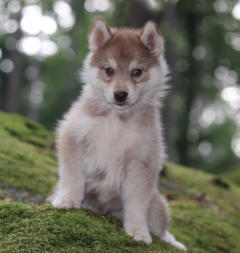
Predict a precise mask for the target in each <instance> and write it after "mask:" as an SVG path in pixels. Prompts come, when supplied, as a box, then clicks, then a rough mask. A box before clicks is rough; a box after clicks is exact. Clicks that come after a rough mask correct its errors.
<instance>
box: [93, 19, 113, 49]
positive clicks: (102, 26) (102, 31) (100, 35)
mask: <svg viewBox="0 0 240 253" xmlns="http://www.w3.org/2000/svg"><path fill="white" fill-rule="evenodd" d="M111 36H112V34H111V30H110V28H109V27H108V25H107V23H106V22H105V21H104V20H103V19H101V18H98V19H96V21H95V22H94V25H93V27H92V29H91V32H90V35H89V49H90V50H91V51H94V50H96V49H98V48H100V47H103V46H104V45H105V44H106V42H107V41H108V40H109V39H110V38H111Z"/></svg>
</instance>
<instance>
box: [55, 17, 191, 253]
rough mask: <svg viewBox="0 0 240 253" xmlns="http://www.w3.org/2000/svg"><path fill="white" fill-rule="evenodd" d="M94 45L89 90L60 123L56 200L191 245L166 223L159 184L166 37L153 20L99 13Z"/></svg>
mask: <svg viewBox="0 0 240 253" xmlns="http://www.w3.org/2000/svg"><path fill="white" fill-rule="evenodd" d="M89 49H90V52H89V54H88V55H87V57H86V59H85V61H84V67H83V70H82V80H83V82H84V83H85V86H84V88H83V92H82V94H81V96H80V97H79V99H78V100H77V101H76V102H75V103H74V104H73V105H72V107H71V108H70V110H69V111H68V112H67V113H66V114H65V116H64V119H63V120H62V121H61V122H60V124H59V127H58V130H57V134H58V137H57V156H58V162H59V182H58V185H57V188H56V191H55V193H54V194H53V196H52V197H51V202H52V204H53V206H54V207H56V208H65V209H70V208H80V207H83V208H89V209H91V210H94V211H96V212H104V213H108V214H111V215H114V216H116V217H119V218H121V219H122V220H123V224H124V228H125V231H126V233H127V234H128V235H130V236H132V237H133V239H134V240H136V241H144V242H145V243H148V244H149V243H151V242H152V238H151V235H150V232H151V233H153V234H154V235H156V236H158V237H159V238H160V239H161V240H163V241H167V242H169V243H171V244H172V245H175V246H176V247H178V248H180V249H183V250H185V249H186V248H185V246H184V245H183V244H182V243H180V242H178V241H176V239H175V238H174V236H173V235H172V234H170V232H168V230H167V227H168V223H169V210H168V205H167V202H166V200H165V198H164V197H163V196H162V195H161V194H160V193H159V190H158V188H157V183H158V176H159V172H160V170H161V168H162V164H163V161H164V158H165V152H164V143H163V139H162V129H161V121H160V115H159V106H160V104H159V99H161V97H162V96H163V95H164V91H165V88H166V85H165V83H166V76H167V74H168V68H167V64H166V62H165V59H164V45H163V38H162V36H161V34H160V32H159V30H158V28H157V26H156V25H155V24H154V23H153V22H151V21H149V22H147V23H146V24H145V26H144V27H143V28H142V29H127V28H120V29H112V28H110V27H109V26H108V25H107V24H106V22H105V21H104V20H103V19H97V20H96V21H95V23H94V25H93V28H92V29H91V31H90V35H89Z"/></svg>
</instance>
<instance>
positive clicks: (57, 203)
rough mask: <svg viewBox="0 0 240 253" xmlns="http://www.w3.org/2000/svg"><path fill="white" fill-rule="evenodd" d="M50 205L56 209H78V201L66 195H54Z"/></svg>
mask: <svg viewBox="0 0 240 253" xmlns="http://www.w3.org/2000/svg"><path fill="white" fill-rule="evenodd" d="M51 202H52V205H53V206H54V207H55V208H57V209H73V208H76V209H79V208H80V201H77V200H73V199H71V198H70V197H67V196H61V195H59V196H56V198H55V199H54V200H52V201H51Z"/></svg>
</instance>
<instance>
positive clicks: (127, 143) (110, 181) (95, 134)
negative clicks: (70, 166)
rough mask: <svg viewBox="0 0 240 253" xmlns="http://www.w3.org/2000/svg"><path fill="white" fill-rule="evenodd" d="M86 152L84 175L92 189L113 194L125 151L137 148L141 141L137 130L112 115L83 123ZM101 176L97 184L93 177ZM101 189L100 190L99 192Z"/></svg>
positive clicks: (116, 187)
mask: <svg viewBox="0 0 240 253" xmlns="http://www.w3.org/2000/svg"><path fill="white" fill-rule="evenodd" d="M85 123H86V124H87V125H88V127H89V129H88V131H87V132H86V136H85V139H86V140H87V146H88V147H87V151H86V153H85V155H84V171H85V175H86V177H87V179H88V180H89V182H90V183H91V184H92V188H98V190H105V188H107V189H106V190H107V191H109V190H114V191H115V190H116V191H119V190H120V188H121V182H122V180H123V179H124V158H125V156H126V152H128V150H129V148H131V147H133V146H135V145H138V144H137V142H138V141H139V139H140V138H141V136H139V132H138V131H137V126H136V124H135V123H134V122H131V121H127V122H125V121H122V120H120V119H119V118H118V117H117V116H116V115H109V116H108V117H96V118H94V119H92V118H89V119H86V121H85ZM101 174H102V175H104V177H103V178H104V179H102V180H101V182H99V181H98V182H95V181H96V175H101ZM103 188H104V189H103Z"/></svg>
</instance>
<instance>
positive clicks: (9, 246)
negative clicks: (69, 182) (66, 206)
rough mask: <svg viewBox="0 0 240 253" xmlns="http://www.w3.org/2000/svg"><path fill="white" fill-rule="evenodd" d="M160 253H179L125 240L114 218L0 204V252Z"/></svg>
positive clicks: (160, 245)
mask: <svg viewBox="0 0 240 253" xmlns="http://www.w3.org/2000/svg"><path fill="white" fill-rule="evenodd" d="M160 249H161V252H169V253H170V252H171V253H177V252H180V251H179V250H177V249H175V248H173V247H172V246H170V245H168V244H167V243H164V242H161V241H160V240H158V239H157V238H154V242H153V244H152V245H150V246H147V245H145V244H144V243H140V242H139V243H137V242H135V241H133V240H132V239H131V238H130V237H128V236H127V235H126V234H125V232H124V230H123V228H122V225H121V224H120V222H119V221H118V220H116V219H114V218H111V217H106V216H102V215H97V214H94V213H92V212H90V211H86V210H71V211H63V210H62V211H57V210H55V209H53V208H52V207H50V206H48V205H44V206H41V207H38V206H30V205H25V204H11V205H9V204H0V252H31V253H32V252H68V251H69V252H157V251H159V250H160Z"/></svg>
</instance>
